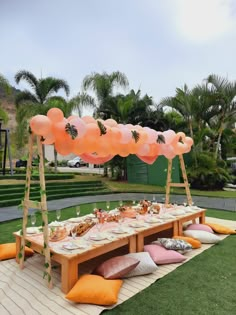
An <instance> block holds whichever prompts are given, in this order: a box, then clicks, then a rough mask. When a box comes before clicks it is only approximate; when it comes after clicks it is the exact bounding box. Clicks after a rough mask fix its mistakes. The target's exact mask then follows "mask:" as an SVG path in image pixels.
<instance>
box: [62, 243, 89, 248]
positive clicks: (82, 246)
mask: <svg viewBox="0 0 236 315" xmlns="http://www.w3.org/2000/svg"><path fill="white" fill-rule="evenodd" d="M86 247H87V246H86V245H85V244H77V243H75V242H68V243H65V244H63V245H62V248H63V249H68V250H73V249H79V248H86Z"/></svg>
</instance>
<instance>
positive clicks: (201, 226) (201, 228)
mask: <svg viewBox="0 0 236 315" xmlns="http://www.w3.org/2000/svg"><path fill="white" fill-rule="evenodd" d="M186 230H198V231H205V232H209V233H214V231H213V230H212V228H211V227H210V226H208V225H206V224H189V225H188V226H187V228H186Z"/></svg>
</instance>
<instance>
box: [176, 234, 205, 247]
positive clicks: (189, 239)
mask: <svg viewBox="0 0 236 315" xmlns="http://www.w3.org/2000/svg"><path fill="white" fill-rule="evenodd" d="M173 238H174V239H177V240H184V241H186V242H188V243H189V244H191V245H192V248H200V247H201V246H202V243H201V242H200V241H199V240H197V239H195V238H192V237H187V236H173Z"/></svg>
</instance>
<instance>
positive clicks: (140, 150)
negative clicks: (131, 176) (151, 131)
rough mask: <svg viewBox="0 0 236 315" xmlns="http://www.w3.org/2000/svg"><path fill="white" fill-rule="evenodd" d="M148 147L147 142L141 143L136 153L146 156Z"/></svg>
mask: <svg viewBox="0 0 236 315" xmlns="http://www.w3.org/2000/svg"><path fill="white" fill-rule="evenodd" d="M149 151H150V147H149V145H148V144H147V143H144V144H142V145H141V146H140V147H139V148H138V151H137V155H141V156H148V154H149Z"/></svg>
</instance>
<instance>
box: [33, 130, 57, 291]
mask: <svg viewBox="0 0 236 315" xmlns="http://www.w3.org/2000/svg"><path fill="white" fill-rule="evenodd" d="M40 139H41V137H40V136H37V147H38V153H39V177H40V195H41V209H42V226H43V238H44V246H43V247H44V256H45V272H44V276H45V277H46V278H47V281H48V287H49V288H52V286H53V284H52V275H51V271H52V268H51V257H50V248H49V235H48V213H47V197H46V185H45V176H44V157H43V147H42V143H41V141H40Z"/></svg>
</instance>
